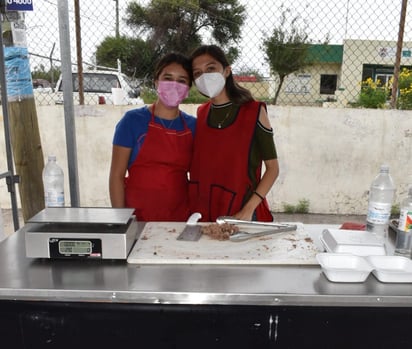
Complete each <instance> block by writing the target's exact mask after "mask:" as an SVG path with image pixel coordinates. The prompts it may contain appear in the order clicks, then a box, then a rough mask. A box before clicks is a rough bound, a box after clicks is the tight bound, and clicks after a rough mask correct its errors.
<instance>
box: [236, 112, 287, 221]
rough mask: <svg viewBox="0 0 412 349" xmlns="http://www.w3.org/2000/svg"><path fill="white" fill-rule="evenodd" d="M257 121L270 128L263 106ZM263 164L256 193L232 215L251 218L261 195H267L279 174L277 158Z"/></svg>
mask: <svg viewBox="0 0 412 349" xmlns="http://www.w3.org/2000/svg"><path fill="white" fill-rule="evenodd" d="M259 121H260V123H261V124H262V125H263V126H264V127H266V128H267V129H271V128H272V126H271V124H270V121H269V117H268V115H267V112H266V109H265V107H263V106H262V107H261V108H260V114H259ZM264 164H265V169H264V172H263V176H262V178H261V180H260V182H259V184H258V186H257V188H256V192H257V194H253V195H252V196H251V197H250V199H249V200H248V201H247V202H246V204H245V205H244V206H243V207H242V209H241V210H240V211H239V212H237V213H236V214H235V215H234V217H235V218H237V219H243V220H251V219H252V215H253V212H254V211H255V209H256V207H257V206H258V205H259V204H260V202H261V201H262V197H265V196H266V195H267V193H268V192H269V190H270V189H271V188H272V186H273V184H274V183H275V181H276V179H277V177H278V175H279V162H278V160H277V159H270V160H265V161H264Z"/></svg>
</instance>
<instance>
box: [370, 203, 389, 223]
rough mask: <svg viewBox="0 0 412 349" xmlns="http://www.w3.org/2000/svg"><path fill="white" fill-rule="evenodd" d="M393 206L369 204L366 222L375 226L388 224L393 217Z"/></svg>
mask: <svg viewBox="0 0 412 349" xmlns="http://www.w3.org/2000/svg"><path fill="white" fill-rule="evenodd" d="M391 209H392V204H388V203H381V202H373V201H371V202H369V207H368V215H367V218H366V220H367V221H368V222H370V223H373V224H387V223H388V222H389V218H390V216H391Z"/></svg>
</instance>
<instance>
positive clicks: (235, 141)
mask: <svg viewBox="0 0 412 349" xmlns="http://www.w3.org/2000/svg"><path fill="white" fill-rule="evenodd" d="M261 105H262V104H261V103H258V102H249V103H246V104H245V105H243V106H242V107H241V108H240V110H239V113H238V115H237V117H236V119H235V121H234V123H233V124H231V125H229V126H228V127H226V128H224V129H218V128H212V127H209V126H208V124H207V119H208V114H209V110H210V102H209V103H207V104H204V105H202V106H200V107H199V109H198V113H197V124H196V137H195V141H194V147H193V158H192V164H191V168H190V185H189V197H190V208H191V212H200V213H201V214H202V221H206V222H214V221H215V220H216V218H217V217H218V216H225V215H228V216H230V215H233V214H235V213H236V212H238V211H240V209H241V208H242V207H243V205H244V204H245V202H244V198H245V195H246V194H247V193H248V192H252V191H253V190H254V188H252V183H251V180H250V178H249V175H248V168H249V154H250V148H251V144H252V139H253V136H254V134H255V128H256V125H257V121H258V118H259V112H260V107H261ZM260 175H261V166H260V167H259V168H258V169H257V172H256V181H257V183H259V181H260ZM256 218H257V220H260V221H272V220H273V217H272V215H271V213H270V211H269V206H268V204H267V201H266V200H263V201H262V202H261V204H259V206H258V207H257V208H256Z"/></svg>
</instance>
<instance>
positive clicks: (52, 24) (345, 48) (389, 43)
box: [25, 0, 412, 109]
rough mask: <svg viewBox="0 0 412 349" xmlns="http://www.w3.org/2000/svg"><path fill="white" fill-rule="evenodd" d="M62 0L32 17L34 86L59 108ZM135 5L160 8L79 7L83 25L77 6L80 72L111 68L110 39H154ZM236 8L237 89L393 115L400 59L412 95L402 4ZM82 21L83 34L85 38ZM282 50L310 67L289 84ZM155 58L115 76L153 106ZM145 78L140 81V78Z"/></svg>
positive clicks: (354, 0)
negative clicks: (105, 62) (132, 17)
mask: <svg viewBox="0 0 412 349" xmlns="http://www.w3.org/2000/svg"><path fill="white" fill-rule="evenodd" d="M57 1H59V0H37V1H34V11H33V12H28V13H26V17H25V22H26V26H27V29H26V33H27V44H28V48H29V53H30V64H31V71H32V74H33V83H34V85H35V87H38V88H36V89H35V96H36V102H37V103H39V104H54V103H56V99H55V94H54V92H55V91H54V89H55V87H56V83H57V80H58V77H59V68H60V43H59V26H58V11H57ZM228 2H230V3H233V1H228ZM234 2H235V3H236V1H234ZM132 3H137V4H138V5H140V6H143V7H147V6H149V5H151V4H152V3H153V2H152V1H138V0H87V1H81V0H79V5H80V11H79V13H80V15H79V17H78V18H76V16H75V8H74V1H70V2H69V11H70V23H71V24H72V25H71V27H70V33H71V52H72V57H71V60H72V62H73V70H74V71H75V70H76V69H77V68H78V61H79V60H78V57H81V62H82V67H83V70H84V71H89V70H95V69H103V68H102V67H98V66H97V59H96V51H97V48H98V47H99V46H100V45H101V44H102V42H103V41H104V40H105V39H106V38H107V37H116V36H120V37H123V36H125V37H128V38H138V39H142V40H145V36H144V35H145V34H144V33H143V32H139V31H137V30H136V28H133V27H132V26H131V25H130V24H127V22H126V20H125V19H126V17H127V11H126V9H127V8H128V6H129V5H131V4H132ZM156 3H172V1H157V2H156ZM173 3H174V4H177V5H178V6H180V7H181V8H183V9H186V10H187V12H186V15H187V13H189V14H190V13H195V11H196V9H197V8H198V6H200V4H201V3H202V1H173ZM203 3H204V2H203ZM223 3H227V2H225V1H223ZM237 3H238V4H240V5H242V6H244V9H245V12H244V15H245V17H244V22H243V25H242V26H241V27H240V36H241V38H240V39H239V40H238V41H237V43H236V48H237V50H238V53H239V54H238V57H237V59H236V60H235V61H233V62H232V68H233V72H234V74H235V78H236V79H237V81H238V82H239V83H240V84H242V85H244V86H245V87H247V88H249V89H250V90H251V91H252V93H253V94H254V96H255V98H257V99H259V100H264V101H266V102H268V103H275V102H276V104H279V105H305V106H330V107H333V106H337V107H371V108H376V107H385V106H387V105H388V103H389V100H390V93H391V86H392V85H391V84H392V83H393V76H394V67H395V64H396V57H397V52H400V58H401V60H400V69H401V74H400V77H399V86H400V90H399V94H398V97H399V98H401V97H402V94H401V92H402V88H405V86H406V88H407V89H408V88H410V83H409V80H408V79H409V75H408V72H409V69H411V68H412V41H411V40H412V38H411V36H412V33H411V27H410V21H409V20H408V19H409V18H410V16H409V15H408V13H406V21H405V26H404V28H403V30H402V31H401V32H402V33H403V34H404V37H403V47H402V50H401V51H397V42H398V37H399V33H400V30H399V28H400V22H401V9H402V6H401V5H402V4H401V1H391V0H364V1H358V0H328V1H326V0H320V1H299V2H297V1H289V0H285V1H267V0H253V1H252V0H238V1H237ZM166 15H167V14H166ZM208 15H210V16H211V17H212V16H213V15H214V14H213V13H212V12H209V13H208ZM170 16H172V14H170ZM162 18H165V17H162ZM166 18H167V17H166ZM76 21H77V23H78V28H79V29H80V30H79V31H78V32H77V33H76V28H75V27H76V26H75V23H76ZM279 33H281V34H283V41H282V40H279ZM296 33H299V35H298V37H297V38H298V41H299V40H300V42H299V44H303V45H301V46H299V45H298V46H296V45H295V46H294V45H293V44H296V42H293V39H294V40H296ZM275 34H276V35H277V36H275ZM294 35H295V36H294ZM211 37H212V35H211V33H210V32H208V31H207V30H205V31H204V32H202V39H203V43H213V40H212V39H211ZM288 38H289V39H288ZM291 38H292V41H290V40H291ZM76 39H77V46H76ZM274 39H277V41H276V40H275V44H276V45H275V48H276V50H277V51H276V50H275V54H272V57H268V47H269V44H270V43H271V42H272V43H273V40H274ZM271 40H272V41H271ZM288 40H289V41H288ZM223 48H224V49H225V47H223ZM80 49H81V52H80ZM282 49H289V51H288V54H289V56H287V57H288V58H286V63H288V62H289V63H291V62H294V63H296V62H297V61H298V59H300V58H301V57H300V55H301V54H302V52H304V59H303V60H300V62H301V64H300V65H298V66H297V68H296V67H293V69H295V70H293V69H292V67H291V64H289V65H288V66H287V69H286V71H287V72H289V73H288V74H286V76H285V78H284V80H282V79H281V74H280V73H279V71H281V68H276V67H278V66H279V65H276V64H275V63H277V64H278V63H279V62H275V63H274V62H273V61H275V60H276V59H278V58H279V57H280V55H281V52H284V51H281V50H282ZM293 50H295V51H293ZM153 58H154V59H150V60H149V63H148V62H146V63H145V62H144V61H135V62H134V63H131V62H130V61H129V62H127V64H126V65H125V62H117V63H118V64H112V65H111V66H110V67H106V68H111V69H113V70H114V71H116V70H118V68H119V67H121V70H122V71H123V73H125V74H126V75H129V78H133V77H134V78H137V77H138V79H135V81H134V83H133V84H134V87H136V88H141V90H140V98H141V99H142V102H145V103H148V102H150V101H149V99H150V98H153V94H150V93H145V92H147V90H145V88H149V91H150V86H151V79H150V76H151V73H152V70H153V61H154V60H155V58H156V57H153ZM284 61H285V59H284ZM284 63H285V62H283V64H284ZM274 66H275V68H276V69H277V70H275V68H274ZM288 69H289V70H288ZM290 70H293V71H290ZM137 71H138V74H137V75H138V76H136V74H135V73H136V72H137ZM133 75H135V76H133ZM279 87H280V88H279ZM86 102H87V101H86ZM94 102H96V99H94ZM404 102H405V101H404ZM406 102H408V101H406ZM398 107H399V108H404V109H409V108H408V103H404V104H402V105H401V104H398Z"/></svg>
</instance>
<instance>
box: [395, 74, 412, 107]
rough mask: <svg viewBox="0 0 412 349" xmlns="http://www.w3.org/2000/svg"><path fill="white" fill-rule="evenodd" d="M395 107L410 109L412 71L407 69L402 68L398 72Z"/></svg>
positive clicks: (411, 103) (411, 101)
mask: <svg viewBox="0 0 412 349" xmlns="http://www.w3.org/2000/svg"><path fill="white" fill-rule="evenodd" d="M397 108H398V109H405V110H410V109H412V72H411V71H410V70H409V69H406V68H404V69H402V71H401V72H400V74H399V95H398V99H397Z"/></svg>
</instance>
